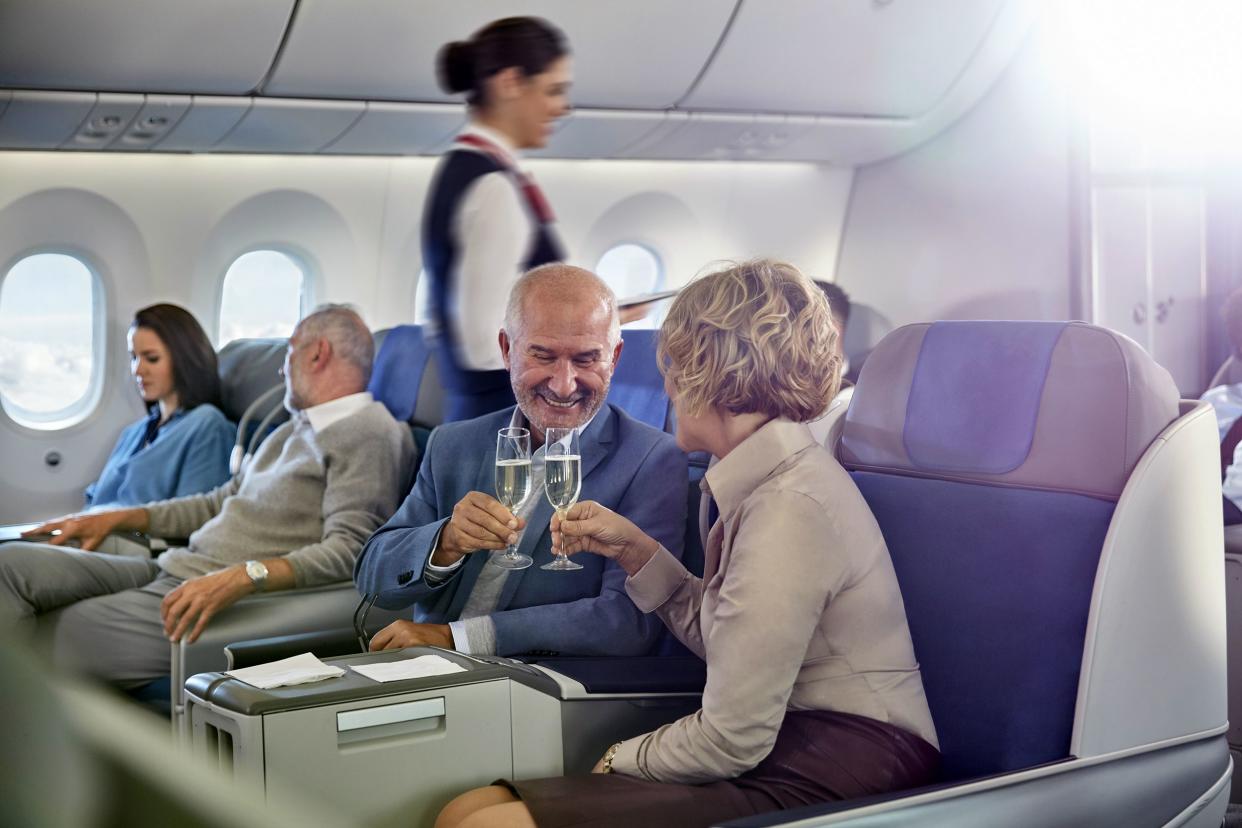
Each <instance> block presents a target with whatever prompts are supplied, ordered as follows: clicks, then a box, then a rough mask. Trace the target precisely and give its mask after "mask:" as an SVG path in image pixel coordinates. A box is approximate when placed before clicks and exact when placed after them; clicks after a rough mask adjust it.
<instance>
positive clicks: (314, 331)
mask: <svg viewBox="0 0 1242 828" xmlns="http://www.w3.org/2000/svg"><path fill="white" fill-rule="evenodd" d="M374 358H375V340H374V338H373V337H372V336H371V331H370V330H368V329H367V326H366V323H365V322H363V321H362V317H361V316H359V315H358V312H357V311H355V310H354V309H353V308H350V307H348V306H347V305H320V306H319V307H318V308H316V309H315V310H314V311H313V312H312V313H311V314H310V315H308V316H307V317H305V318H304V319H303V320H302V321H301V322H299V323H298V325H297V327H296V328H294V329H293V336H291V337H289V346H288V350H286V352H285V365H284V368H283V369H282V373H283V374H284V375H285V408H287V409H289V410H290V411H301V410H302V409H306V408H311V407H312V406H316V405H320V404H322V403H326V402H328V401H330V400H335V399H337V398H339V397H345V396H348V395H349V394H356V393H358V392H359V391H365V390H366V387H367V383H368V382H370V381H371V363H372V361H373V360H374Z"/></svg>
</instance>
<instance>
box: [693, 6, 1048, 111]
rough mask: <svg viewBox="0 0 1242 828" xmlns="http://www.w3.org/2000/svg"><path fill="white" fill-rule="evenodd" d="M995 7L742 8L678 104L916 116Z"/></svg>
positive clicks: (969, 52) (935, 97) (948, 78)
mask: <svg viewBox="0 0 1242 828" xmlns="http://www.w3.org/2000/svg"><path fill="white" fill-rule="evenodd" d="M1011 1H1012V2H1016V3H1022V2H1025V0H1011ZM1005 5H1006V0H915V1H914V2H909V1H908V0H907V1H906V2H902V0H871V2H848V3H828V2H824V1H823V0H764V2H762V3H742V4H741V7H740V8H739V10H738V14H737V18H736V19H735V20H734V21H733V25H732V26H731V27H730V28H729V32H728V34H727V35H726V37H725V40H724V43H723V44H722V45H721V47H720V50H719V51H718V52H717V53H716V56H715V58H713V60H712V62H711V64H710V65H709V66H708V67H707V71H706V72H705V73H704V75H703V77H702V79H701V80H700V81H699V83H698V85H697V86H696V87H695V88H694V91H692V92H691V93H690V94H689V95H687V96H685V97H684V98H683V99H682V100H681V101H680V102H679V106H681V107H685V108H689V109H711V110H733V111H743V112H782V113H807V114H820V115H834V116H863V117H868V116H880V117H916V116H919V115H921V114H923V113H925V112H927V111H928V110H929V109H931V108H932V107H934V106H935V105H936V103H937V102H938V101H939V100H940V99H941V97H943V96H944V95H945V93H946V92H947V91H948V90H949V89H950V87H951V86H952V85H953V84H954V82H955V81H956V80H957V78H958V76H959V75H961V73H962V71H963V70H964V69H965V68H966V66H967V64H969V63H970V61H971V59H972V58H973V57H974V55H975V53H976V51H977V50H978V49H979V47H980V45H981V43H982V42H983V41H984V39H985V38H986V37H987V35H988V32H989V30H990V29H991V28H992V25H993V22H994V21H995V20H996V18H997V16H998V14H999V13H1000V11H1001V10H1002V9H1003V7H1004V6H1005ZM864 68H865V69H866V71H863V69H864Z"/></svg>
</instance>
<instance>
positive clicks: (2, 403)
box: [0, 243, 111, 434]
mask: <svg viewBox="0 0 1242 828" xmlns="http://www.w3.org/2000/svg"><path fill="white" fill-rule="evenodd" d="M49 254H50V255H58V256H67V257H69V258H71V259H73V260H74V261H76V262H77V263H78V264H80V265H82V266H83V267H84V268H85V269H86V272H87V275H88V277H89V279H90V291H91V297H90V300H91V301H90V306H91V314H90V319H91V333H92V336H91V343H90V347H91V370H90V377H89V379H88V380H87V386H86V391H85V392H84V393H83V394H82V395H81V396H80V397H78V398H77V399H76V400H74V401H73V402H72V403H70V404H69V405H67V406H64V407H63V408H60V409H57V410H56V411H49V412H38V411H31V410H30V409H28V408H25V407H23V406H22V405H21V404H20V403H17V402H16V401H14V400H12V399H11V398H10V397H9V396H8V395H7V394H5V393H4V390H3V389H0V411H3V413H4V416H6V417H7V418H8V419H9V420H10V421H12V422H13V423H14V424H15V425H17V426H19V427H21V428H23V429H26V430H27V431H29V432H34V433H39V434H48V433H54V432H60V431H66V430H68V429H71V428H73V427H74V426H78V425H81V424H82V423H83V422H85V421H86V420H88V419H89V418H90V417H92V416H93V415H94V414H95V413H96V412H98V411H99V407H100V404H101V403H102V402H103V398H104V386H105V384H106V383H105V382H104V380H105V378H106V377H107V376H108V369H109V367H110V364H111V360H110V358H109V353H108V320H109V318H110V314H109V308H110V306H111V296H110V294H109V291H108V285H107V283H106V281H105V280H104V278H103V276H102V275H101V271H102V268H100V267H99V265H98V263H97V262H96V260H95V257H94V256H93V255H92V254H91V253H90V252H89V251H87V250H85V249H83V248H81V247H79V246H77V245H74V244H69V243H61V244H37V245H32V246H31V247H27V248H24V249H22V250H19V251H18V252H17V253H16V254H15V255H13V256H12V257H10V258H9V259H8V260H7V261H5V262H4V267H3V269H2V270H0V301H2V298H3V290H4V284H5V282H6V281H7V280H8V278H9V276H10V275H11V274H12V273H13V269H14V268H16V267H17V266H18V265H19V264H21V263H22V262H24V261H26V260H27V259H30V258H33V257H35V256H43V255H49Z"/></svg>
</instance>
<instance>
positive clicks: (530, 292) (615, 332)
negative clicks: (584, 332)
mask: <svg viewBox="0 0 1242 828" xmlns="http://www.w3.org/2000/svg"><path fill="white" fill-rule="evenodd" d="M537 302H538V303H543V302H547V303H555V304H559V305H565V306H577V307H583V306H592V305H594V306H596V307H599V308H601V309H603V311H604V312H605V313H606V314H608V316H609V317H610V318H611V322H610V323H609V326H608V344H609V346H610V347H615V346H616V344H617V342H618V341H620V339H621V322H620V320H619V319H618V317H617V297H616V295H615V294H614V293H613V292H612V288H610V287H608V283H607V282H605V281H604V280H603V279H601V278H599V277H598V276H596V275H595V274H594V273H592V272H591V271H589V270H586V269H584V268H581V267H574V266H573V265H567V264H560V263H553V264H546V265H541V266H539V267H536V268H534V269H533V270H528V271H527V272H526V273H525V274H524V275H523V276H522V277H521V278H520V279H518V280H517V282H516V283H515V284H514V285H513V290H511V291H510V292H509V304H508V306H507V307H506V308H505V332H506V333H507V334H508V335H509V338H510V339H516V338H518V337H519V336H520V335H521V332H522V330H523V329H524V327H525V325H526V320H527V316H528V314H529V309H530V307H531V305H532V304H533V303H537Z"/></svg>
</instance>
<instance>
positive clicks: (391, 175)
mask: <svg viewBox="0 0 1242 828" xmlns="http://www.w3.org/2000/svg"><path fill="white" fill-rule="evenodd" d="M435 163H436V161H435V159H434V158H378V157H328V156H299V157H292V156H255V155H183V154H176V155H174V154H168V155H162V154H129V153H125V154H116V153H91V152H83V153H73V154H68V153H43V152H7V153H6V152H0V209H4V207H5V206H6V205H12V204H14V203H16V202H18V201H19V200H20V199H23V198H24V197H26V196H29V195H31V194H37V193H42V192H45V191H49V190H69V191H72V192H73V193H75V194H76V195H75V196H74V197H73V198H72V199H70V202H69V203H68V204H67V206H66V207H65V209H64V210H62V211H60V212H57V213H56V214H55V216H51V215H44V214H42V213H41V214H40V215H43V216H44V217H43V219H41V220H40V221H39V222H38V224H39V227H38V230H39V232H40V233H42V234H43V237H46V239H47V240H48V242H49V243H53V242H55V241H56V240H57V239H67V240H70V241H73V240H75V239H77V240H79V241H78V242H77V243H76V244H75V246H76V247H80V248H81V249H82V250H83V251H84V252H85V253H87V254H88V255H93V256H95V257H97V258H98V259H99V260H100V263H101V266H102V268H103V269H104V270H103V275H104V276H105V282H106V284H108V285H109V286H110V293H109V306H108V314H109V326H108V341H107V347H108V358H109V363H108V368H107V370H108V375H107V377H108V386H107V388H106V389H105V397H104V399H105V403H106V404H104V405H101V406H100V409H99V410H98V411H97V412H96V413H95V414H94V415H93V416H92V417H91V418H90V419H89V420H88V421H87V422H86V423H84V424H83V425H82V426H81V427H78V431H79V432H80V433H81V436H80V438H75V439H80V440H81V441H82V446H83V448H81V449H74V452H75V456H78V457H81V458H82V461H83V464H82V468H81V469H80V470H79V472H80V473H79V474H77V476H75V477H74V478H73V479H72V480H70V479H69V477H68V476H67V475H66V474H64V473H63V470H62V473H61V474H59V475H58V476H56V477H54V478H49V481H50V482H49V483H48V485H47V486H45V487H44V488H42V489H38V488H36V487H34V486H31V485H30V483H29V481H28V480H26V477H28V476H30V475H35V476H37V475H39V474H43V472H42V470H41V468H42V456H43V453H44V451H45V450H46V448H50V447H53V444H55V446H62V445H63V444H64V440H63V439H62V437H63V435H61V434H60V433H52V434H50V435H35V436H32V435H30V434H29V433H27V432H25V431H24V430H21V429H18V428H17V427H16V426H14V425H13V424H12V423H10V422H8V421H7V420H6V419H5V418H4V417H3V415H0V456H3V457H6V458H7V457H10V456H12V457H20V458H21V459H20V460H19V462H18V463H17V464H16V465H15V466H13V467H11V468H12V470H11V471H10V469H9V468H6V469H5V471H4V473H3V474H0V522H3V521H9V522H11V521H18V520H33V519H35V518H40V517H45V516H50V515H54V514H60V513H64V512H67V511H71V510H74V509H76V508H78V507H79V506H80V505H81V491H82V488H83V487H84V486H85V484H86V483H87V482H89V481H90V480H92V479H94V476H95V475H96V474H97V473H98V470H99V468H100V467H101V466H102V464H103V461H104V459H105V457H106V455H107V452H108V450H109V449H110V448H111V446H112V444H113V442H114V441H115V439H116V434H117V433H118V431H119V430H120V429H121V428H122V427H123V426H125V425H126V424H127V423H129V422H132V421H133V420H135V419H137V417H138V416H139V414H140V413H141V406H140V403H139V401H138V398H137V395H136V393H134V392H133V386H132V381H131V380H130V379H129V376H128V363H127V360H126V358H125V337H124V333H125V328H126V326H127V325H128V322H129V319H130V318H131V315H132V313H133V311H134V310H135V309H136V308H138V307H141V306H143V305H146V304H150V303H152V302H157V301H171V302H177V303H179V304H182V305H184V306H185V307H187V308H188V309H189V310H191V311H192V312H193V313H194V314H195V315H196V316H197V317H198V318H199V320H200V321H201V322H202V323H203V325H204V327H205V328H206V329H207V331H208V333H209V334H210V335H211V336H212V337H213V339H214V338H215V336H216V331H217V329H218V319H217V316H218V312H219V302H220V290H221V285H222V281H223V278H224V273H225V271H226V270H227V269H228V266H229V265H230V264H231V263H232V261H233V260H234V259H235V258H236V257H237V256H240V255H241V254H243V253H246V252H248V251H250V250H253V249H255V248H257V247H268V246H271V247H275V248H278V249H285V250H288V251H290V252H293V253H295V254H298V255H300V256H301V257H302V258H303V259H304V260H305V261H307V263H308V264H310V265H311V271H312V281H313V288H312V294H313V295H312V296H311V297H310V300H309V303H319V302H325V301H335V302H350V303H352V304H354V305H356V306H357V307H358V308H359V310H360V311H361V312H362V313H363V316H364V317H365V318H366V320H367V322H368V323H369V324H370V325H371V327H372V328H375V329H379V328H384V327H389V326H391V325H395V324H400V323H404V322H409V321H412V319H413V316H414V294H415V290H416V283H417V280H418V273H419V271H420V269H421V266H422V257H421V251H420V246H419V224H420V220H421V215H422V207H423V201H424V198H425V196H426V191H427V187H428V186H429V184H430V182H431V178H432V175H433V173H434V170H435ZM530 167H531V170H532V171H533V173H534V175H535V176H536V178H537V179H538V181H539V182H540V183H541V184H542V186H543V187H544V189H545V190H546V191H547V193H548V196H549V198H550V200H551V202H552V204H553V205H554V207H555V209H556V211H557V214H558V217H559V222H558V225H559V230H560V232H561V235H562V237H563V238H564V241H565V244H566V247H567V248H568V251H569V260H570V261H571V262H573V263H575V264H580V265H583V266H585V267H588V268H590V267H594V265H595V263H596V262H597V261H598V259H599V257H600V256H601V255H602V254H603V253H604V252H605V251H606V250H607V249H608V248H610V247H611V246H613V245H614V244H617V243H620V242H625V241H629V242H638V243H641V244H644V245H647V246H648V247H650V248H652V249H653V250H654V251H655V252H656V253H657V254H658V255H659V256H660V258H661V260H662V262H663V265H664V268H665V273H666V278H665V284H666V286H670V287H676V286H679V285H682V284H685V283H686V282H688V281H689V280H690V279H691V278H692V277H693V276H694V275H695V274H696V273H698V272H699V271H700V270H702V268H703V267H704V265H706V264H708V263H709V262H712V261H715V260H718V259H723V258H731V259H743V258H750V257H753V256H761V255H765V256H777V257H781V258H784V259H787V260H789V261H792V262H794V263H795V264H797V265H799V266H800V267H802V268H803V269H805V270H806V271H807V273H809V274H811V275H813V276H820V277H827V276H829V275H830V274H831V273H832V272H833V270H834V267H835V262H836V256H837V249H838V245H839V242H840V236H841V227H842V223H843V221H844V216H845V207H846V202H847V199H848V193H849V188H850V181H851V177H852V175H851V172H850V171H849V170H847V169H838V168H831V167H825V166H817V165H813V164H800V163H774V164H760V163H749V164H748V163H738V162H710V163H684V162H665V161H563V160H532V161H531V162H530ZM78 202H81V203H82V205H90V204H106V205H109V206H108V207H107V209H106V210H103V211H102V212H101V211H100V210H96V211H94V212H92V211H91V209H88V208H87V207H86V206H78ZM103 213H107V215H106V216H104V215H103ZM11 226H19V225H16V224H11ZM119 227H127V228H129V229H126V230H120V229H118V228H119ZM35 237H36V236H35V235H31V234H24V235H23V234H19V233H10V234H7V235H2V236H0V262H10V261H12V260H13V258H14V257H15V256H16V255H17V254H18V253H20V252H21V250H23V249H25V247H23V246H24V245H27V244H29V243H30V240H31V239H34V238H35ZM121 239H126V240H127V241H126V242H125V244H124V245H120V244H119V243H118V240H121ZM118 251H119V252H118ZM41 446H45V447H44V448H40V447H41ZM19 447H20V451H18V449H19ZM19 488H21V489H23V490H29V491H30V492H31V494H30V495H29V496H26V497H25V499H23V497H22V496H19V493H18V489H19Z"/></svg>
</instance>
